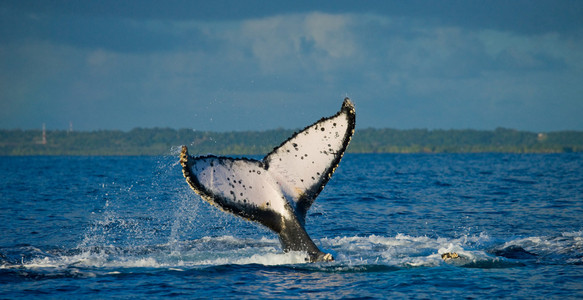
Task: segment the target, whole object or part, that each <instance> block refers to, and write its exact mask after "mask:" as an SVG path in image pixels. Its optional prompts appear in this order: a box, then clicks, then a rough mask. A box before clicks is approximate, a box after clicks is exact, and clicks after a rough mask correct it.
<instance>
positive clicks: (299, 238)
mask: <svg viewBox="0 0 583 300" xmlns="http://www.w3.org/2000/svg"><path fill="white" fill-rule="evenodd" d="M355 118H356V117H355V111H354V105H353V104H352V102H351V101H350V99H348V98H345V99H344V102H343V103H342V108H341V109H340V111H339V112H337V113H336V114H335V115H333V116H331V117H328V118H322V119H320V120H319V121H317V122H315V123H314V124H312V125H310V126H308V127H306V128H304V129H303V130H301V131H299V132H296V133H295V134H293V135H292V136H291V137H290V138H289V139H287V140H286V141H284V142H283V143H281V145H279V146H278V147H276V148H274V149H273V150H272V151H271V152H270V153H269V154H267V155H266V156H265V157H264V158H263V159H262V160H260V161H259V160H254V159H246V158H243V159H234V158H229V157H221V156H214V155H206V156H199V157H194V156H191V155H189V154H188V148H187V147H186V146H182V152H181V154H180V164H181V165H182V173H183V175H184V177H185V178H186V182H187V183H188V184H189V185H190V187H191V188H192V189H193V190H194V191H195V192H196V193H197V194H199V195H200V196H201V197H202V198H203V199H204V200H206V201H207V202H209V203H210V204H212V205H214V206H216V207H218V208H220V209H222V210H224V211H226V212H229V213H232V214H235V215H237V216H240V217H242V218H245V219H247V220H251V221H255V222H258V223H260V224H262V225H264V226H266V227H268V228H269V229H271V230H272V231H274V232H275V233H277V234H278V236H279V239H280V241H281V244H282V248H283V250H284V251H285V252H287V251H305V252H307V253H308V255H309V259H310V261H312V262H315V261H331V260H333V257H332V255H331V254H328V253H324V252H322V251H320V249H318V247H317V246H316V245H315V244H314V242H313V241H312V239H311V238H310V236H309V235H308V233H307V232H306V230H305V228H304V225H305V218H306V213H307V211H308V209H309V208H310V206H311V205H312V203H314V200H316V197H317V196H318V194H319V193H320V192H321V191H322V189H323V188H324V186H325V185H326V183H328V181H329V180H330V178H331V177H332V174H333V173H334V171H335V170H336V168H337V167H338V164H339V163H340V160H341V159H342V156H343V155H344V151H345V150H346V147H348V144H349V142H350V139H351V137H352V134H353V133H354V126H355Z"/></svg>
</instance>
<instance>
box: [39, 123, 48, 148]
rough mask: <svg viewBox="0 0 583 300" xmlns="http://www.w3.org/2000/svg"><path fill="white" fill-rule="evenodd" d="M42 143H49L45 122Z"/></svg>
mask: <svg viewBox="0 0 583 300" xmlns="http://www.w3.org/2000/svg"><path fill="white" fill-rule="evenodd" d="M40 143H41V144H43V145H46V144H47V126H46V125H45V123H43V139H42V141H41V142H40Z"/></svg>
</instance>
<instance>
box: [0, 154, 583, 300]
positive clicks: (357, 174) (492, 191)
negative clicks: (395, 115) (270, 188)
mask: <svg viewBox="0 0 583 300" xmlns="http://www.w3.org/2000/svg"><path fill="white" fill-rule="evenodd" d="M175 154H176V153H172V155H168V156H160V157H0V174H2V178H3V179H2V180H1V181H0V298H2V299H20V298H25V297H26V298H49V299H57V298H58V299H63V298H69V299H79V298H83V299H87V298H98V299H105V298H107V299H128V298H150V299H152V298H167V297H175V298H188V299H221V298H223V299H226V298H237V299H249V298H251V299H255V298H272V299H273V298H280V299H298V298H301V299H306V298H308V299H350V298H359V299H367V298H368V299H383V298H400V299H402V298H432V299H435V298H437V299H439V298H448V299H449V298H560V299H565V298H583V154H581V153H565V154H347V155H345V157H344V159H343V160H342V162H341V163H340V167H339V168H338V169H337V171H336V173H335V174H334V176H333V177H332V180H331V181H330V182H329V183H328V185H327V186H326V187H325V188H324V190H323V192H322V193H321V194H320V196H319V197H318V199H317V200H316V202H315V203H314V206H313V207H312V208H311V209H310V211H309V212H308V216H307V219H306V229H307V231H308V233H309V234H310V235H311V237H312V239H313V240H314V242H315V243H316V244H317V245H318V246H319V247H320V248H321V249H323V250H325V251H327V252H331V253H333V254H334V257H335V258H336V260H335V261H334V262H321V263H306V262H305V258H306V254H304V253H293V252H292V253H283V252H282V251H281V248H280V244H279V241H278V239H277V236H276V235H275V234H273V233H271V232H270V231H268V230H267V229H265V228H263V227H261V226H260V225H257V224H255V223H251V222H247V221H245V220H242V219H239V218H237V217H234V216H231V215H228V214H226V213H223V212H221V211H219V210H218V209H217V208H215V207H212V206H210V205H209V204H208V203H206V202H204V201H202V200H201V199H200V198H199V197H198V196H197V195H196V194H194V192H193V191H192V190H190V188H189V187H188V186H187V184H186V183H185V182H184V179H183V177H182V173H181V167H180V165H179V164H178V163H177V161H178V157H177V155H175ZM445 253H457V254H458V255H459V257H458V258H454V259H450V260H447V261H445V260H443V259H442V254H445Z"/></svg>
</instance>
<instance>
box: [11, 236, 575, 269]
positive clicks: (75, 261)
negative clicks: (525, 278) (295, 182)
mask: <svg viewBox="0 0 583 300" xmlns="http://www.w3.org/2000/svg"><path fill="white" fill-rule="evenodd" d="M317 243H319V244H320V245H321V246H322V248H323V249H327V250H328V251H330V252H332V253H333V254H334V256H335V258H336V260H335V261H334V262H332V263H315V264H313V263H306V259H307V254H306V253H301V252H290V253H283V252H281V250H280V248H279V242H278V240H277V239H272V238H266V237H263V238H260V239H249V238H238V237H233V236H228V235H226V236H219V237H203V238H200V239H196V240H191V241H182V242H173V243H168V244H162V245H143V246H124V247H114V246H108V245H101V246H91V247H77V248H74V249H61V248H45V249H43V248H41V247H34V246H31V245H18V246H16V247H13V248H3V249H0V273H2V274H3V276H2V277H4V276H6V275H12V276H14V275H16V276H19V277H22V276H25V277H33V278H38V277H41V278H44V277H50V278H53V277H61V276H65V277H79V276H81V277H87V276H97V275H103V274H123V273H135V272H156V271H173V272H184V271H189V270H201V269H209V268H210V269H212V268H217V267H225V266H252V265H260V266H279V267H286V268H294V269H302V270H310V271H320V272H386V271H394V270H400V269H404V268H419V267H428V268H435V267H443V266H455V267H467V268H485V269H488V268H511V267H521V266H526V265H532V264H576V265H580V264H583V232H582V231H577V232H567V233H563V234H560V235H557V236H535V237H519V238H514V239H510V240H508V241H499V240H496V239H494V238H491V237H490V236H488V235H486V234H480V235H478V236H462V237H459V238H454V239H451V238H431V237H427V236H417V237H416V236H409V235H404V234H398V235H397V236H394V237H387V236H378V235H370V236H349V237H335V238H324V239H320V240H318V241H317ZM446 253H456V254H457V255H458V257H457V258H455V259H450V260H447V261H446V260H444V259H443V258H442V255H444V254H446Z"/></svg>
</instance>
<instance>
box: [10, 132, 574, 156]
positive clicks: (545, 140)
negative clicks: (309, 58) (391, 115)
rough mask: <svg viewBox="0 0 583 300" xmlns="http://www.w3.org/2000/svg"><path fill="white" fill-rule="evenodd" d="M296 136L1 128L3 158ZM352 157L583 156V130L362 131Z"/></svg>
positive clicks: (209, 149) (221, 151)
mask: <svg viewBox="0 0 583 300" xmlns="http://www.w3.org/2000/svg"><path fill="white" fill-rule="evenodd" d="M293 133H294V130H289V129H274V130H266V131H232V132H210V131H194V130H192V129H178V130H176V129H170V128H136V129H133V130H130V131H127V132H124V131H120V130H99V131H65V130H47V131H46V134H45V139H44V140H43V134H42V131H41V130H19V129H14V130H0V156H33V155H56V156H57V155H62V156H136V155H137V156H159V155H168V154H170V153H172V152H173V151H172V150H171V149H172V147H177V146H179V145H187V146H189V149H190V151H191V153H193V154H199V155H200V154H208V153H214V154H217V155H264V154H266V153H268V152H269V151H271V150H272V149H273V148H274V147H276V146H278V145H279V144H280V143H281V142H283V141H284V140H285V139H287V138H288V137H289V136H291V135H292V134H293ZM347 152H348V153H488V152H496V153H566V152H583V131H555V132H546V133H534V132H528V131H518V130H514V129H507V128H497V129H495V130H472V129H464V130H453V129H452V130H440V129H438V130H427V129H408V130H398V129H374V128H366V129H358V130H357V131H356V132H355V134H354V138H353V140H352V142H351V144H350V146H349V147H348V150H347Z"/></svg>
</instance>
